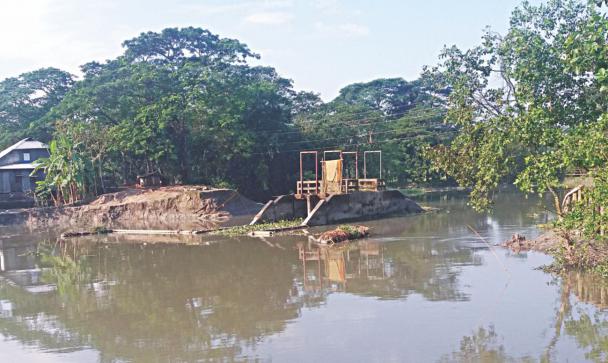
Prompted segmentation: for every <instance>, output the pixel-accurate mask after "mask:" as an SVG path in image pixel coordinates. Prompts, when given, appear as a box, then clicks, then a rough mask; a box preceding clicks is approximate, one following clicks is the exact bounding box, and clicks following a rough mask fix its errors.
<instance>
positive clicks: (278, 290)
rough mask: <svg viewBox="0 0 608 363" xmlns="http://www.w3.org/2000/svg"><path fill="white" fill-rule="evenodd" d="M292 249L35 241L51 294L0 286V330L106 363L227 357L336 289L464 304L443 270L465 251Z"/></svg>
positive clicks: (470, 260) (466, 258)
mask: <svg viewBox="0 0 608 363" xmlns="http://www.w3.org/2000/svg"><path fill="white" fill-rule="evenodd" d="M284 242H285V243H284V244H287V243H288V242H289V241H284ZM270 245H272V244H270ZM290 246H291V247H287V248H285V247H282V248H270V247H268V248H266V246H265V245H262V247H261V245H260V241H259V240H255V239H249V238H244V239H241V240H226V241H224V242H222V243H218V244H212V245H209V246H187V245H170V244H154V245H142V244H113V245H108V244H98V243H91V242H90V241H88V242H85V241H80V242H79V241H78V240H74V241H70V242H61V243H58V244H49V243H46V244H41V245H40V246H39V247H38V254H37V265H38V266H39V267H42V271H43V273H42V280H41V283H44V284H49V285H53V286H56V289H55V290H53V291H43V292H38V293H31V292H27V290H24V289H23V288H21V287H19V286H16V285H15V284H12V283H7V282H6V281H4V282H1V283H0V300H2V301H6V302H9V303H10V306H11V309H10V311H7V312H5V314H4V316H3V317H2V318H1V319H0V327H1V329H2V333H3V334H5V335H7V336H11V337H13V338H14V339H18V340H20V341H22V342H25V343H27V344H30V345H32V346H38V347H39V348H40V349H43V350H47V349H50V350H64V349H67V350H72V349H80V348H86V347H93V348H95V349H98V350H99V351H100V354H102V355H103V357H104V360H107V361H111V360H113V359H137V360H144V361H147V360H158V359H161V360H164V359H165V358H166V359H169V358H171V359H176V360H196V359H214V358H228V359H230V357H232V358H235V359H236V358H238V357H239V354H240V352H241V351H242V348H244V347H252V346H254V345H255V344H256V342H257V341H259V340H260V339H261V338H262V337H264V336H267V335H270V334H274V333H277V332H280V331H283V330H284V329H285V327H286V325H287V324H288V323H289V321H291V320H293V319H296V318H298V317H299V316H300V315H301V309H302V308H303V307H314V306H319V305H320V304H322V303H323V302H324V301H325V299H326V296H327V294H329V293H332V292H335V291H343V292H347V293H352V294H357V295H362V296H373V297H377V298H380V299H405V298H406V297H407V296H408V295H410V294H412V293H418V294H420V295H422V296H424V297H425V298H426V299H429V300H454V301H459V300H466V299H467V296H466V295H464V294H463V293H461V292H460V291H459V289H458V284H457V274H458V269H454V268H451V267H450V266H458V265H469V264H478V263H480V261H479V260H478V259H477V258H476V257H475V255H474V253H473V252H472V250H471V249H469V248H456V247H454V246H450V245H448V244H438V245H434V244H432V242H429V243H427V244H424V243H423V244H417V245H416V246H413V245H412V246H410V245H404V244H390V243H388V244H381V243H378V242H373V241H364V242H361V243H353V244H350V245H345V246H343V247H338V246H335V247H333V248H317V247H313V246H312V245H309V244H308V243H307V242H301V243H293V244H291V245H290ZM438 249H439V250H438ZM304 255H305V256H306V258H303V256H304ZM298 256H299V257H300V258H298ZM314 256H316V257H314ZM315 258H316V261H314V260H315Z"/></svg>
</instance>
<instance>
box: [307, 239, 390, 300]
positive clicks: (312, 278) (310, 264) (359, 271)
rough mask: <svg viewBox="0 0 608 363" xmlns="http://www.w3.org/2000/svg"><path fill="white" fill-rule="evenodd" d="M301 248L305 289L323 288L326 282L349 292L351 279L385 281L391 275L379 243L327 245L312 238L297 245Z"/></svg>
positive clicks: (336, 289) (338, 289)
mask: <svg viewBox="0 0 608 363" xmlns="http://www.w3.org/2000/svg"><path fill="white" fill-rule="evenodd" d="M298 251H299V258H300V261H301V262H302V273H303V278H302V280H303V283H304V288H305V290H306V291H315V290H321V289H323V287H324V285H323V281H326V282H327V285H326V288H328V289H330V290H334V291H346V286H347V283H348V281H349V280H354V279H357V280H384V279H386V278H388V277H390V275H391V268H390V265H389V264H386V263H385V261H384V251H383V249H382V247H381V245H380V244H379V243H377V242H372V241H361V242H359V243H351V244H347V245H343V246H332V247H326V246H319V245H317V244H316V243H314V242H312V241H309V242H308V243H300V244H298Z"/></svg>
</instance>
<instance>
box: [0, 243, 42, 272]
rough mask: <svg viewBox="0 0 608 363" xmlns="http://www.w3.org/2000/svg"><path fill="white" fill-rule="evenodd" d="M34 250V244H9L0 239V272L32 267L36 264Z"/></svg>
mask: <svg viewBox="0 0 608 363" xmlns="http://www.w3.org/2000/svg"><path fill="white" fill-rule="evenodd" d="M35 250H36V245H35V244H29V245H25V246H24V245H23V244H15V245H11V244H8V243H7V242H4V241H2V240H0V272H5V271H13V270H29V269H33V268H34V267H35V265H36V261H35V258H34V251H35Z"/></svg>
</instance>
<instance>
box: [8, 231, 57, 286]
mask: <svg viewBox="0 0 608 363" xmlns="http://www.w3.org/2000/svg"><path fill="white" fill-rule="evenodd" d="M42 272H43V271H42V269H41V268H39V266H38V263H37V261H36V244H34V243H29V244H23V243H12V244H11V243H8V242H4V241H2V240H0V277H4V278H6V279H7V280H9V281H10V282H12V283H13V284H16V285H18V286H21V287H23V288H24V289H25V290H27V291H29V292H33V293H36V292H45V291H51V290H53V289H54V288H55V286H54V285H48V284H45V283H44V282H43V281H42Z"/></svg>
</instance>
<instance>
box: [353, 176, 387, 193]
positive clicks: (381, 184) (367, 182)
mask: <svg viewBox="0 0 608 363" xmlns="http://www.w3.org/2000/svg"><path fill="white" fill-rule="evenodd" d="M358 182H359V190H360V191H365V192H377V191H380V190H385V189H386V183H385V181H384V179H359V180H358Z"/></svg>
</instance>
